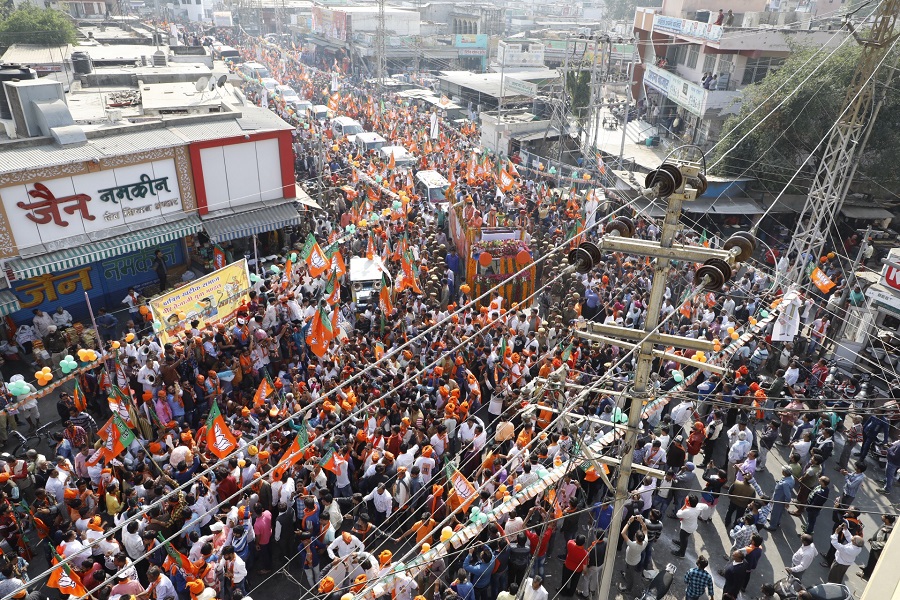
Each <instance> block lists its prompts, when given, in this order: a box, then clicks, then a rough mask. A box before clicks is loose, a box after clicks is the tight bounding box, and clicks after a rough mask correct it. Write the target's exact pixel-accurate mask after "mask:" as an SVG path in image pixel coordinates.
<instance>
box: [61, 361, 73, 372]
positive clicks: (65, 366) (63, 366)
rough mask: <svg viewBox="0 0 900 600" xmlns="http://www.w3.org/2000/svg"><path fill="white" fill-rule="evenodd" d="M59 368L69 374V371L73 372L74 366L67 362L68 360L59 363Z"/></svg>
mask: <svg viewBox="0 0 900 600" xmlns="http://www.w3.org/2000/svg"><path fill="white" fill-rule="evenodd" d="M59 370H60V371H62V372H63V374H64V375H68V374H69V373H71V372H72V367H71V366H69V363H67V362H66V361H63V362H61V363H59Z"/></svg>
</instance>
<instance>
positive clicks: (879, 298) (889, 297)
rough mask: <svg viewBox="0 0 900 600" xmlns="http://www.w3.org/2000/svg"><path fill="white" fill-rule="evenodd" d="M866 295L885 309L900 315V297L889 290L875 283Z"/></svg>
mask: <svg viewBox="0 0 900 600" xmlns="http://www.w3.org/2000/svg"><path fill="white" fill-rule="evenodd" d="M866 296H867V297H868V298H870V299H872V300H874V301H875V303H876V304H878V305H879V306H881V307H883V308H884V309H885V310H888V311H890V312H892V313H895V314H898V315H900V298H898V297H897V296H895V295H894V294H892V293H891V292H889V291H888V290H885V289H880V288H877V287H875V286H874V285H873V286H870V287H869V289H867V290H866Z"/></svg>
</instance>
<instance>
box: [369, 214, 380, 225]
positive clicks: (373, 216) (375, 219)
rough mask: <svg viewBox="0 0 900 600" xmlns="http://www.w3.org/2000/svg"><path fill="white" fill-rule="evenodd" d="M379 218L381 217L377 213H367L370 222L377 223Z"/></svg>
mask: <svg viewBox="0 0 900 600" xmlns="http://www.w3.org/2000/svg"><path fill="white" fill-rule="evenodd" d="M379 220H381V217H379V216H378V215H377V214H375V213H372V214H371V215H369V222H370V223H377V222H378V221H379Z"/></svg>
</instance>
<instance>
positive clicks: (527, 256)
mask: <svg viewBox="0 0 900 600" xmlns="http://www.w3.org/2000/svg"><path fill="white" fill-rule="evenodd" d="M530 262H531V253H530V252H528V250H519V253H518V254H516V263H518V264H520V265H522V266H524V265H527V264H528V263H530Z"/></svg>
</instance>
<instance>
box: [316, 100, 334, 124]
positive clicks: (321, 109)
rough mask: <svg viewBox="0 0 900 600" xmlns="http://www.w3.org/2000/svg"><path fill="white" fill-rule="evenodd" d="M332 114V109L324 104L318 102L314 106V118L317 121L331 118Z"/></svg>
mask: <svg viewBox="0 0 900 600" xmlns="http://www.w3.org/2000/svg"><path fill="white" fill-rule="evenodd" d="M332 114H333V113H332V112H331V109H330V108H328V107H327V106H325V105H324V104H316V105H315V106H313V107H312V118H313V119H315V120H316V121H324V120H325V119H330V118H331V115H332Z"/></svg>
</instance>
